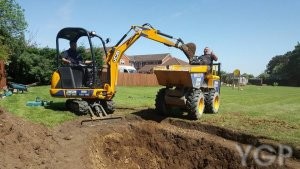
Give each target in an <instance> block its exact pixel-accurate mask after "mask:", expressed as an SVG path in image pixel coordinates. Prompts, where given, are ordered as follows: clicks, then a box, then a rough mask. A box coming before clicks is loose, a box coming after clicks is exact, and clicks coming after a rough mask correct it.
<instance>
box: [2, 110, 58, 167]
mask: <svg viewBox="0 0 300 169" xmlns="http://www.w3.org/2000/svg"><path fill="white" fill-rule="evenodd" d="M53 143H54V144H55V142H53V138H52V135H51V134H50V131H49V130H48V129H47V128H45V127H43V126H40V125H35V124H32V123H29V122H27V121H25V120H23V119H21V118H17V117H14V116H12V115H10V114H8V113H4V112H3V110H0V154H1V155H0V168H31V167H33V166H34V167H37V166H38V167H39V168H45V167H46V166H47V165H48V164H49V163H51V159H52V158H53V156H54V152H55V150H54V149H53V146H52V145H53Z"/></svg>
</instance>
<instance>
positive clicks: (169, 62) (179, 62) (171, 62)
mask: <svg viewBox="0 0 300 169" xmlns="http://www.w3.org/2000/svg"><path fill="white" fill-rule="evenodd" d="M188 64H189V63H188V62H185V61H183V60H180V59H178V58H175V57H172V58H171V59H168V60H167V61H166V62H164V63H162V64H161V65H188Z"/></svg>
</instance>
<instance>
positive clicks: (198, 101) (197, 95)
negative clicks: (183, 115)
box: [186, 89, 205, 120]
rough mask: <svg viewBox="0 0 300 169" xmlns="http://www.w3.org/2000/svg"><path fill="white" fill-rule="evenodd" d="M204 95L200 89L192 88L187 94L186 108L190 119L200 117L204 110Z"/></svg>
mask: <svg viewBox="0 0 300 169" xmlns="http://www.w3.org/2000/svg"><path fill="white" fill-rule="evenodd" d="M204 107H205V104H204V95H203V93H202V91H201V90H200V89H192V90H191V91H190V92H189V93H188V96H187V100H186V108H187V111H188V115H189V117H190V119H192V120H198V119H200V118H201V116H202V114H203V111H204Z"/></svg>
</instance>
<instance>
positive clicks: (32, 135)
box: [0, 109, 300, 169]
mask: <svg viewBox="0 0 300 169" xmlns="http://www.w3.org/2000/svg"><path fill="white" fill-rule="evenodd" d="M123 111H124V110H122V112H123ZM130 111H131V112H132V110H130ZM84 118H85V117H82V118H78V119H77V120H74V121H70V122H66V123H64V124H62V125H60V126H58V127H56V128H53V129H49V128H46V127H45V126H41V125H38V124H32V123H31V122H28V121H26V120H23V119H21V118H17V117H15V116H13V115H10V114H8V113H5V112H3V111H2V110H1V109H0V168H73V169H83V168H84V169H101V168H103V169H114V168H118V169H125V168H126V169H127V168H131V169H135V168H147V169H148V168H150V169H151V168H155V169H157V168H172V169H176V168H180V169H181V168H261V165H258V163H257V160H255V159H254V158H253V157H254V156H253V155H252V154H253V151H251V153H250V154H249V156H247V158H245V161H244V166H243V165H242V158H241V154H240V153H239V151H238V150H237V145H239V146H241V145H242V146H249V145H252V146H253V147H254V146H259V145H261V144H263V142H261V141H260V140H261V138H256V137H254V136H250V135H245V134H242V133H238V132H233V131H230V130H228V129H223V128H219V127H214V126H210V125H205V124H200V123H196V122H195V123H194V122H190V121H185V120H176V119H172V118H161V117H160V116H156V115H154V114H153V112H152V111H151V110H150V112H149V113H148V111H139V112H137V113H135V112H132V114H131V115H128V116H126V118H125V119H124V120H121V121H118V120H116V121H103V122H100V123H99V125H97V126H81V125H80V121H81V120H82V119H84ZM244 150H246V149H245V147H244ZM251 150H254V148H253V149H251ZM254 151H255V150H254ZM263 154H265V153H263ZM268 155H269V154H268ZM273 156H274V157H276V155H273ZM269 157H270V155H269ZM261 161H263V158H261V159H260V162H261ZM277 161H278V160H277V159H276V161H275V162H274V163H272V164H270V165H268V166H267V167H262V168H300V165H299V160H295V159H293V158H290V159H288V160H286V163H285V165H283V166H279V165H278V163H277Z"/></svg>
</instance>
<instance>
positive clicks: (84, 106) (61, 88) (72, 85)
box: [50, 27, 114, 117]
mask: <svg viewBox="0 0 300 169" xmlns="http://www.w3.org/2000/svg"><path fill="white" fill-rule="evenodd" d="M95 39H96V40H95ZM70 42H76V43H77V44H78V45H79V47H77V53H78V54H79V55H83V56H81V57H82V58H83V60H89V64H84V62H82V63H79V64H76V65H75V64H64V63H63V61H62V52H63V51H66V50H67V49H68V48H69V43H70ZM108 42H109V39H106V40H105V41H104V40H103V39H102V38H101V37H100V36H99V35H97V34H96V33H95V32H90V31H87V30H85V29H83V28H73V27H68V28H63V29H61V30H60V31H59V32H58V34H57V36H56V53H57V54H56V57H57V59H56V63H57V69H56V70H55V71H54V73H53V74H52V78H51V89H50V94H51V96H53V97H61V98H67V101H66V107H67V108H68V109H69V110H71V111H73V112H75V113H76V114H80V115H82V114H88V113H90V114H91V116H92V117H101V116H106V115H107V113H108V114H109V113H113V111H114V109H113V106H112V104H113V102H112V100H111V99H109V98H106V96H107V95H106V94H105V92H106V90H105V89H104V85H103V84H104V83H103V82H102V81H101V80H100V78H101V77H100V75H101V74H102V73H101V71H102V64H103V61H102V55H101V52H104V55H105V56H106V55H107V50H106V46H105V44H106V43H108ZM93 43H95V44H97V43H100V45H99V46H98V44H97V45H95V46H97V48H96V47H95V46H93ZM100 49H101V52H100ZM102 79H105V78H102ZM99 95H100V97H99Z"/></svg>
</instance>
